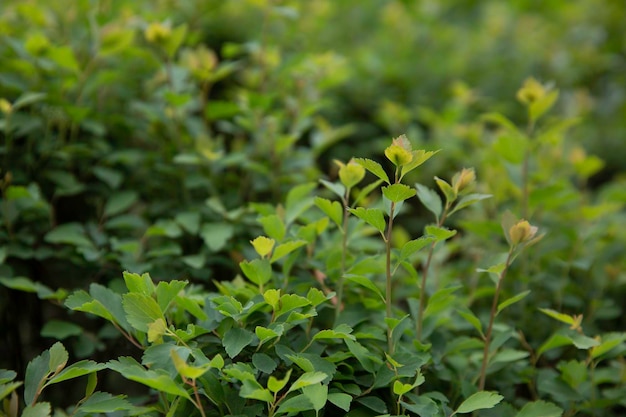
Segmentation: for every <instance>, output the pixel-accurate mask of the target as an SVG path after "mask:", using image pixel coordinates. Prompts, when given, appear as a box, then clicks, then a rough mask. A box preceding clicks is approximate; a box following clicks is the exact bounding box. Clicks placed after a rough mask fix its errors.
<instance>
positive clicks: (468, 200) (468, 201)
mask: <svg viewBox="0 0 626 417" xmlns="http://www.w3.org/2000/svg"><path fill="white" fill-rule="evenodd" d="M491 197H493V196H492V195H491V194H477V193H474V194H467V195H464V196H463V197H461V198H460V199H459V200H458V201H457V202H456V204H455V205H454V208H453V209H452V210H450V212H449V213H448V216H451V215H452V214H454V213H456V212H457V211H459V210H461V209H464V208H465V207H468V206H471V205H472V204H474V203H477V202H479V201H482V200H486V199H487V198H491Z"/></svg>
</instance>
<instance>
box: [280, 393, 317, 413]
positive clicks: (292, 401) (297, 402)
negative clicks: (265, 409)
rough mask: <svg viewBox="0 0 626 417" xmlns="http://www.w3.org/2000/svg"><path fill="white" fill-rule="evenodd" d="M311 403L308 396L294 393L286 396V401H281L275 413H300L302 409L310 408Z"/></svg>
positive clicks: (311, 407) (311, 406)
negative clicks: (291, 395) (288, 396)
mask: <svg viewBox="0 0 626 417" xmlns="http://www.w3.org/2000/svg"><path fill="white" fill-rule="evenodd" d="M312 409H313V404H311V401H310V400H309V398H308V397H306V396H305V395H304V394H299V395H295V396H293V397H290V398H288V399H287V400H286V401H283V402H282V403H281V404H280V407H278V410H276V415H278V414H283V413H290V414H291V415H296V413H301V412H302V411H306V410H312Z"/></svg>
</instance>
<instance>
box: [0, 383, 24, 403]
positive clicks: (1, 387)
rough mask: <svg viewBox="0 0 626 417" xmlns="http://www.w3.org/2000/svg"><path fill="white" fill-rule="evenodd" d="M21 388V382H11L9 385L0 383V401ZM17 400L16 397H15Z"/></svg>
mask: <svg viewBox="0 0 626 417" xmlns="http://www.w3.org/2000/svg"><path fill="white" fill-rule="evenodd" d="M20 386H22V381H18V382H11V383H8V384H7V383H0V400H2V399H4V398H6V397H8V396H9V394H11V393H12V392H13V391H15V390H16V389H18V388H19V387H20ZM16 398H17V397H16Z"/></svg>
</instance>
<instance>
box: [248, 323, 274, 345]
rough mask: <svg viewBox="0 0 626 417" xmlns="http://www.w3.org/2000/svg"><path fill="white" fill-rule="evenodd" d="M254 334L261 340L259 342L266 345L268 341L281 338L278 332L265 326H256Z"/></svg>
mask: <svg viewBox="0 0 626 417" xmlns="http://www.w3.org/2000/svg"><path fill="white" fill-rule="evenodd" d="M254 334H256V337H258V338H259V341H260V342H261V343H265V342H266V341H268V340H271V339H273V338H275V337H278V336H280V334H278V332H276V331H274V330H272V329H268V328H267V327H263V326H256V327H255V329H254Z"/></svg>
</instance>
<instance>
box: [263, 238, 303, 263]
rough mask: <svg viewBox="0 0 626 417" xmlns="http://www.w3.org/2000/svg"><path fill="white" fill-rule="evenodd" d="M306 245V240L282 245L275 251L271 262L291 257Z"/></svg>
mask: <svg viewBox="0 0 626 417" xmlns="http://www.w3.org/2000/svg"><path fill="white" fill-rule="evenodd" d="M304 245H306V240H292V241H289V242H285V243H282V244H280V245H278V246H276V248H275V249H274V252H273V253H272V258H271V259H270V262H276V261H277V260H279V259H281V258H283V257H285V256H287V255H289V254H290V253H291V252H293V251H295V250H296V249H298V248H301V247H302V246H304Z"/></svg>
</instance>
